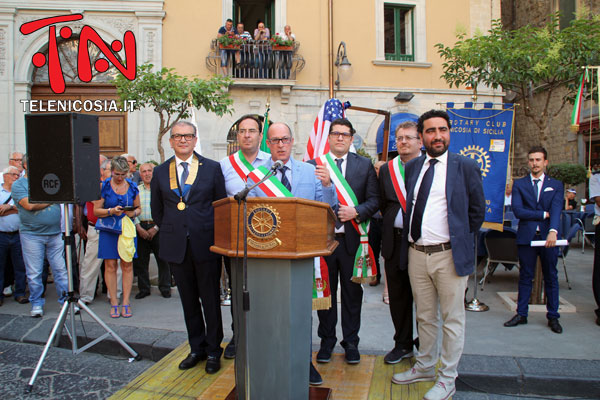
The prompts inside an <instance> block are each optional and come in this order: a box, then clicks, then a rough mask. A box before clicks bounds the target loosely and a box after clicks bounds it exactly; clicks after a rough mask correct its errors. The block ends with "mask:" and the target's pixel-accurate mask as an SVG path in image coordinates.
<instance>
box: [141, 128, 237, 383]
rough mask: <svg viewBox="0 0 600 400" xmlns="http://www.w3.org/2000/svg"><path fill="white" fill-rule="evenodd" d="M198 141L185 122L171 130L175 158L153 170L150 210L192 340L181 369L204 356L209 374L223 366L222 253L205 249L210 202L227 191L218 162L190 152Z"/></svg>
mask: <svg viewBox="0 0 600 400" xmlns="http://www.w3.org/2000/svg"><path fill="white" fill-rule="evenodd" d="M197 140H198V138H197V136H196V128H195V127H194V126H193V125H192V124H190V123H189V122H183V121H180V122H178V123H176V124H175V125H174V126H173V127H172V128H171V137H170V139H169V143H170V144H171V147H172V148H173V150H174V151H175V156H174V157H171V158H170V159H168V160H167V161H165V162H164V163H162V164H161V165H159V166H158V167H156V168H155V169H154V174H153V176H152V181H151V182H150V191H151V209H152V219H153V220H154V223H156V225H157V226H158V227H159V230H160V243H159V248H160V250H159V257H160V258H161V259H163V260H165V261H167V262H168V263H169V266H170V267H171V272H172V273H173V276H174V277H175V283H176V284H177V289H178V290H179V296H180V298H181V304H182V305H183V316H184V318H185V326H186V328H187V332H188V340H189V343H190V354H189V355H188V356H187V357H186V358H185V359H184V360H183V361H182V362H181V363H180V364H179V368H180V369H188V368H192V367H193V366H195V365H196V364H197V363H198V362H199V361H202V360H207V361H206V366H205V370H206V372H207V373H209V374H213V373H215V372H217V371H218V370H219V369H220V367H221V364H220V358H221V353H222V349H221V340H223V323H222V320H221V305H220V299H219V278H220V276H221V264H220V257H219V256H218V255H217V254H214V253H211V251H210V250H209V249H210V246H211V245H212V244H213V243H214V209H213V206H212V202H213V201H215V200H219V199H222V198H224V197H226V193H225V182H224V179H223V173H222V172H221V167H220V165H219V163H217V162H216V161H213V160H209V159H207V158H204V157H202V156H201V155H199V154H197V153H194V147H195V145H196V141H197ZM203 315H204V317H203Z"/></svg>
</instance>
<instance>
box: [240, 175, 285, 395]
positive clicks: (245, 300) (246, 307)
mask: <svg viewBox="0 0 600 400" xmlns="http://www.w3.org/2000/svg"><path fill="white" fill-rule="evenodd" d="M273 167H274V168H272V169H271V170H270V171H269V173H268V174H266V175H265V176H264V178H262V179H261V180H260V181H258V182H257V183H255V184H254V185H252V186H248V180H246V187H245V188H244V189H242V190H241V191H239V192H238V193H237V194H236V195H235V196H233V198H234V199H235V200H237V202H238V207H239V206H240V205H241V203H244V225H243V229H244V255H243V258H242V271H243V272H242V275H243V280H242V309H243V311H244V332H243V335H244V350H245V353H246V354H244V361H245V364H246V365H245V368H244V394H245V396H244V397H245V399H246V400H250V362H249V360H248V346H249V343H248V312H249V311H250V292H248V208H247V205H248V201H247V197H248V193H249V192H250V191H251V190H252V189H254V188H255V187H257V186H258V185H260V184H262V183H263V182H265V181H266V180H267V179H269V178H271V177H272V176H273V175H275V174H276V173H277V170H278V169H279V168H280V167H281V165H280V164H275V165H274V166H273ZM238 209H239V208H238ZM238 237H239V236H238ZM238 260H239V258H238ZM236 318H238V317H237V316H236ZM236 362H237V357H236ZM238 393H239V392H238ZM238 398H239V396H238Z"/></svg>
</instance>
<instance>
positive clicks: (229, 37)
mask: <svg viewBox="0 0 600 400" xmlns="http://www.w3.org/2000/svg"><path fill="white" fill-rule="evenodd" d="M217 43H219V48H220V49H239V48H240V46H241V45H242V44H244V40H243V39H240V38H239V37H238V36H237V35H235V34H233V33H227V34H226V35H223V36H221V37H220V38H218V39H217Z"/></svg>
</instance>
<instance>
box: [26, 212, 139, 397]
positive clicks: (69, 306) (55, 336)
mask: <svg viewBox="0 0 600 400" xmlns="http://www.w3.org/2000/svg"><path fill="white" fill-rule="evenodd" d="M64 223H65V239H64V240H65V261H66V264H67V280H68V290H69V291H68V293H67V299H66V300H65V302H64V303H63V305H62V308H61V310H60V313H59V314H58V318H57V319H56V322H55V323H54V326H53V327H52V331H51V332H50V336H49V337H48V341H47V342H46V346H44V351H42V355H41V356H40V359H39V360H38V363H37V365H36V366H35V370H34V371H33V374H32V375H31V379H30V380H29V383H28V384H27V387H26V388H25V392H26V393H31V391H32V390H33V384H34V382H35V380H36V379H37V376H38V374H39V372H40V369H41V368H42V364H43V363H44V359H45V358H46V355H47V354H48V350H49V349H50V346H51V345H52V343H53V342H54V344H55V345H57V344H58V340H59V338H60V335H59V332H61V328H62V326H63V325H64V326H65V329H66V331H67V336H69V339H71V344H72V352H73V354H74V355H77V354H79V353H83V352H84V351H86V350H87V349H89V348H90V347H92V346H93V345H95V344H96V343H98V342H100V341H102V340H104V339H105V338H107V337H108V336H112V337H113V338H114V339H115V340H116V341H117V342H118V343H119V344H120V345H121V346H122V347H123V348H124V349H125V350H127V352H128V353H129V354H131V358H130V359H129V360H130V361H134V360H135V361H139V360H141V359H142V357H141V356H140V355H139V354H138V353H136V352H135V350H133V349H132V348H131V347H130V346H129V345H128V344H127V343H125V341H124V340H123V339H121V338H120V337H119V335H117V334H116V333H115V331H113V330H112V329H110V328H109V327H108V325H106V324H105V323H104V322H103V321H102V320H101V319H100V317H98V316H97V315H96V314H95V313H94V312H93V311H92V310H90V308H89V307H88V306H87V305H86V304H85V303H84V302H83V301H81V300H80V299H79V297H78V296H75V293H74V291H73V275H72V274H71V271H72V259H71V229H70V227H69V205H68V204H64ZM75 304H77V306H79V308H80V310H82V311H85V312H86V313H87V314H88V315H89V316H90V317H92V318H93V319H94V321H96V322H97V323H98V324H99V325H100V326H101V327H102V328H103V329H104V330H105V331H106V332H105V333H104V334H103V335H102V336H100V337H98V338H96V339H95V340H93V341H91V342H90V343H88V344H86V345H85V346H82V347H79V346H78V345H77V330H76V325H75ZM67 313H68V315H69V325H70V330H69V326H67V324H66V318H67Z"/></svg>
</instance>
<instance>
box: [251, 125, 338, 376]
mask: <svg viewBox="0 0 600 400" xmlns="http://www.w3.org/2000/svg"><path fill="white" fill-rule="evenodd" d="M293 145H294V137H293V136H292V131H291V129H290V127H289V126H288V125H287V124H284V123H282V122H276V123H273V124H271V126H270V127H269V130H268V131H267V146H268V147H269V150H271V158H270V159H269V161H268V162H267V164H266V165H265V166H266V167H267V168H269V169H270V168H271V166H272V165H273V163H274V162H275V161H282V162H283V165H284V168H285V169H284V168H281V169H279V170H278V171H277V174H276V175H275V176H276V177H277V178H278V179H279V180H280V181H281V182H282V183H283V184H284V186H285V182H287V183H289V185H290V186H291V193H292V196H293V197H300V198H303V199H308V200H316V201H323V202H325V203H328V204H329V205H330V206H331V208H332V209H334V210H336V209H337V205H338V199H337V196H336V193H335V186H334V185H333V183H332V182H331V178H330V176H329V171H328V170H327V169H326V168H325V167H323V166H319V165H318V166H316V167H315V166H314V165H312V164H308V163H305V162H301V161H296V160H294V159H293V158H291V154H292V146H293ZM284 176H285V178H284ZM249 196H254V197H267V195H266V194H265V192H263V191H262V190H261V189H260V187H256V188H254V189H252V190H251V191H250V193H249ZM306 295H307V296H310V295H311V294H310V293H307V294H306ZM309 382H310V384H311V385H320V384H322V383H323V379H322V378H321V374H319V371H317V369H316V368H315V367H314V365H313V364H312V363H311V364H310V375H309Z"/></svg>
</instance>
